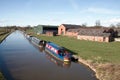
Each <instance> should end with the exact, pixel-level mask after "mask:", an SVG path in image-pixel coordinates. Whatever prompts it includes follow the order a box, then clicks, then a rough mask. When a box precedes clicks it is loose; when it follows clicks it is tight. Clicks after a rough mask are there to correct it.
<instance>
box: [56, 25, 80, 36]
mask: <svg viewBox="0 0 120 80" xmlns="http://www.w3.org/2000/svg"><path fill="white" fill-rule="evenodd" d="M80 27H81V26H80V25H72V24H61V25H60V26H59V27H58V35H67V31H68V30H69V29H78V28H80ZM68 35H69V32H68Z"/></svg>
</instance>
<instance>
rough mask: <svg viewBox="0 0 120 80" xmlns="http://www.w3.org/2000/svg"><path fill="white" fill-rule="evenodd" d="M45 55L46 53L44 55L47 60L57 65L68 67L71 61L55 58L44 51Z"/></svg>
mask: <svg viewBox="0 0 120 80" xmlns="http://www.w3.org/2000/svg"><path fill="white" fill-rule="evenodd" d="M45 55H46V57H47V59H48V60H50V61H51V62H52V63H54V64H55V65H57V66H58V67H62V68H70V66H71V62H63V61H60V60H58V59H56V58H55V57H54V56H52V55H50V54H49V53H47V52H46V53H45Z"/></svg>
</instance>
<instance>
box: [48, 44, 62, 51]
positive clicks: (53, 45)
mask: <svg viewBox="0 0 120 80" xmlns="http://www.w3.org/2000/svg"><path fill="white" fill-rule="evenodd" d="M48 44H49V45H51V46H52V47H54V48H55V49H57V50H60V49H63V48H62V47H60V46H58V45H57V44H55V43H53V42H48Z"/></svg>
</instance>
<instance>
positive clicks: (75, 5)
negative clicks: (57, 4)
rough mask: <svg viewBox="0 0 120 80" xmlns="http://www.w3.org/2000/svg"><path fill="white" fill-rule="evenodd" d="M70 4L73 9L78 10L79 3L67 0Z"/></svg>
mask: <svg viewBox="0 0 120 80" xmlns="http://www.w3.org/2000/svg"><path fill="white" fill-rule="evenodd" d="M69 2H70V4H71V5H72V7H73V9H74V10H79V5H78V3H77V2H76V0H69Z"/></svg>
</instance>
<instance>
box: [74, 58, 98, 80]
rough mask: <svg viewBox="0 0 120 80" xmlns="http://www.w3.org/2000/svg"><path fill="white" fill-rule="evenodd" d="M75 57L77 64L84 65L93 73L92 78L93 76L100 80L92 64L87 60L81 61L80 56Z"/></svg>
mask: <svg viewBox="0 0 120 80" xmlns="http://www.w3.org/2000/svg"><path fill="white" fill-rule="evenodd" d="M76 57H78V62H79V63H82V64H84V65H85V66H87V67H89V68H90V69H91V70H92V71H93V72H95V74H94V76H95V77H96V78H97V79H98V80H100V78H99V75H98V74H97V70H96V68H95V67H94V66H93V65H94V64H92V63H90V62H88V61H87V60H84V59H82V58H81V57H80V56H76Z"/></svg>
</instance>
